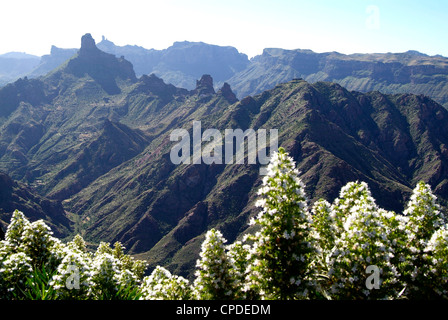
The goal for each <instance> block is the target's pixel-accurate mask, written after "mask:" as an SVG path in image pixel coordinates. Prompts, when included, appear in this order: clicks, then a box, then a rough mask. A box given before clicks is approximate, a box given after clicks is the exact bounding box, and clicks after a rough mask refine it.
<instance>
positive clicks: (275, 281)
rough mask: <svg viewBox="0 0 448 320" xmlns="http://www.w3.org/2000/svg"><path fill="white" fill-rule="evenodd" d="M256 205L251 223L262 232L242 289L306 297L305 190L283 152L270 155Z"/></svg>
mask: <svg viewBox="0 0 448 320" xmlns="http://www.w3.org/2000/svg"><path fill="white" fill-rule="evenodd" d="M267 171H268V173H267V175H266V176H265V177H264V178H263V186H262V187H261V188H260V189H259V191H258V195H260V196H262V198H261V199H260V200H258V201H257V203H256V204H255V205H256V206H257V207H260V208H261V211H260V213H259V214H258V216H257V218H256V219H253V220H252V221H251V222H250V223H251V224H259V225H260V226H261V230H260V231H259V232H257V233H256V234H255V236H254V237H251V238H250V239H251V240H253V241H254V245H253V248H252V250H251V254H252V255H253V259H254V260H253V262H252V263H251V264H250V265H249V268H250V272H249V273H248V276H247V286H248V287H249V288H251V289H255V290H256V291H257V292H258V293H259V294H260V296H261V298H266V299H293V298H305V297H307V296H308V294H309V293H310V291H312V290H313V288H315V283H314V282H315V281H314V277H313V270H314V268H313V260H312V256H313V255H314V254H315V253H316V245H315V241H314V239H313V238H312V237H311V233H312V219H311V214H310V213H309V210H308V207H307V198H306V195H305V191H304V189H305V186H304V185H303V183H302V181H301V180H300V179H299V177H298V175H299V172H298V170H297V169H296V168H295V163H294V161H293V159H292V158H291V157H289V156H288V155H287V153H286V152H285V151H284V149H283V148H280V149H279V152H278V153H275V154H274V156H273V158H272V159H271V162H270V163H269V165H268V168H267Z"/></svg>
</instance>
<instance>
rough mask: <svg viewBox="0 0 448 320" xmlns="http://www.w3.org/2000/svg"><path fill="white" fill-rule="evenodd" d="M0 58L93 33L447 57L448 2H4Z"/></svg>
mask: <svg viewBox="0 0 448 320" xmlns="http://www.w3.org/2000/svg"><path fill="white" fill-rule="evenodd" d="M0 30H2V31H1V32H0V54H1V53H6V52H10V51H18V52H27V53H30V54H36V55H43V54H48V53H49V52H50V48H51V45H56V46H58V47H61V48H78V47H79V46H80V39H81V36H82V35H83V34H85V33H87V32H89V33H91V34H92V36H93V37H94V38H95V40H96V41H97V42H99V41H101V36H102V35H104V36H106V38H107V39H109V40H111V41H113V42H114V43H115V44H117V45H126V44H131V45H139V46H142V47H145V48H147V49H151V48H154V49H164V48H167V47H169V46H170V45H172V44H173V42H175V41H184V40H187V41H203V42H206V43H211V44H217V45H230V46H234V47H236V48H237V49H238V50H239V51H240V52H243V53H246V54H247V55H248V56H249V57H252V56H255V55H257V54H261V53H262V50H263V49H264V48H268V47H278V48H284V49H311V50H313V51H316V52H326V51H338V52H341V53H372V52H404V51H407V50H418V51H420V52H423V53H426V54H430V55H435V54H441V55H444V56H447V57H448V41H447V32H448V1H445V0H425V1H421V0H420V1H417V0H312V1H311V0H308V1H301V0H275V1H268V0H221V1H215V0H188V1H180V0H163V1H160V0H157V1H148V0H145V1H144V0H120V1H118V0H109V1H105V0H88V1H87V0H77V1H70V2H68V1H61V0H59V1H57V0H39V1H35V0H33V1H32V0H12V1H11V0H6V1H2V2H1V3H0Z"/></svg>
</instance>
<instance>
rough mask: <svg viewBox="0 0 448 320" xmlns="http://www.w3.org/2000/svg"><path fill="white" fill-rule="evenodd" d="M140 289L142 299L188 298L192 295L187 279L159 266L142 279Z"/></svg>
mask: <svg viewBox="0 0 448 320" xmlns="http://www.w3.org/2000/svg"><path fill="white" fill-rule="evenodd" d="M141 291H142V297H141V299H143V300H189V299H191V298H192V296H193V292H192V288H191V286H190V283H189V281H188V280H187V279H185V278H183V277H180V276H176V275H172V274H171V273H170V272H169V271H168V270H166V269H165V268H163V267H160V266H157V267H156V268H155V269H154V270H153V272H152V273H151V275H150V276H147V277H145V278H144V279H143V283H142V289H141Z"/></svg>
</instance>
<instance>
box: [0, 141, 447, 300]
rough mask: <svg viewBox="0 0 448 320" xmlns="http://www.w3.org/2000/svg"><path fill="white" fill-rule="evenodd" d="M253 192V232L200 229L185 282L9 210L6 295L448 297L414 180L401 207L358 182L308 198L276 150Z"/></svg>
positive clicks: (434, 212)
mask: <svg viewBox="0 0 448 320" xmlns="http://www.w3.org/2000/svg"><path fill="white" fill-rule="evenodd" d="M267 172H268V175H267V176H265V177H264V178H263V185H262V187H261V188H260V189H259V191H258V195H259V197H260V198H259V199H258V200H257V202H256V206H257V207H258V208H260V211H259V213H258V214H257V215H256V216H255V217H253V218H251V219H250V222H249V224H250V225H255V227H256V228H255V229H256V230H257V231H256V232H255V233H253V234H249V235H246V236H245V237H243V239H242V240H241V241H235V242H234V243H232V244H229V245H227V244H226V243H227V240H226V239H225V238H224V236H223V234H222V233H221V232H220V231H219V230H217V229H211V230H209V231H208V232H207V234H206V237H205V240H204V242H203V243H202V247H201V252H200V255H199V259H198V260H197V264H196V272H195V279H194V281H192V282H190V281H189V280H187V279H185V278H183V277H181V276H177V275H173V274H171V273H170V272H169V271H168V270H167V269H165V268H163V267H161V266H157V267H156V268H155V269H154V270H153V271H152V272H151V274H150V275H148V276H144V274H145V269H146V264H145V262H144V261H141V260H134V259H133V258H132V257H131V256H129V255H127V254H125V253H124V252H125V248H124V247H123V245H122V244H121V243H119V242H117V243H115V244H114V247H111V246H110V244H109V243H106V242H101V243H100V244H99V246H98V247H97V249H96V251H94V252H92V251H89V250H88V249H87V246H86V243H85V241H84V240H83V238H82V237H81V236H80V235H77V236H75V237H74V238H73V240H72V241H70V242H68V243H63V242H62V241H60V240H59V239H57V238H55V237H53V236H52V233H51V230H50V228H49V227H48V226H47V225H46V224H45V223H44V222H43V221H42V220H39V221H35V222H32V223H31V222H29V221H28V220H27V218H26V217H25V216H24V215H23V213H21V212H19V211H15V212H14V213H13V215H12V218H11V221H10V224H9V226H8V229H7V231H6V234H5V240H2V241H0V298H4V299H142V300H143V299H145V300H146V299H147V300H154V299H170V300H176V299H319V298H320V299H399V298H408V299H422V298H423V299H435V298H444V299H447V298H448V225H447V224H446V218H445V216H444V215H443V213H442V208H441V207H440V206H439V205H438V204H437V199H436V197H435V196H434V195H433V193H432V191H431V188H430V186H429V185H427V184H425V183H423V182H419V183H418V184H417V186H416V187H415V189H414V190H413V193H412V195H411V198H410V200H409V203H408V204H407V206H406V209H405V210H404V211H403V213H402V214H400V213H395V212H391V211H387V210H384V209H382V208H380V207H379V206H378V205H377V204H376V202H375V199H374V198H373V197H372V195H371V193H370V190H369V188H368V185H367V184H366V183H364V182H350V183H348V184H347V185H345V186H344V187H343V188H342V189H341V191H340V194H339V197H337V198H336V199H334V201H333V202H332V203H330V202H328V201H327V200H323V199H321V200H318V201H316V202H315V203H314V204H312V205H311V206H309V203H308V199H307V197H306V195H305V191H304V189H305V186H304V184H303V183H302V181H301V180H300V178H299V177H298V175H299V173H298V171H297V169H296V168H295V163H294V161H293V159H292V158H291V157H289V156H288V155H287V153H286V152H285V150H284V149H282V148H279V151H278V152H277V153H274V154H273V156H272V158H271V162H270V164H269V166H268V170H267Z"/></svg>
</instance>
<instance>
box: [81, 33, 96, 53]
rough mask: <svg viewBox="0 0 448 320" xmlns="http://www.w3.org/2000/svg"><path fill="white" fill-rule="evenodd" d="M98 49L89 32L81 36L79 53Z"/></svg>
mask: <svg viewBox="0 0 448 320" xmlns="http://www.w3.org/2000/svg"><path fill="white" fill-rule="evenodd" d="M99 51H100V50H99V49H98V48H97V47H96V44H95V40H94V39H93V38H92V35H91V34H90V33H86V34H85V35H83V36H82V37H81V49H80V50H79V53H80V54H81V55H83V54H86V53H92V52H99Z"/></svg>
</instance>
